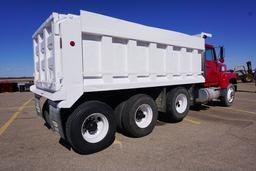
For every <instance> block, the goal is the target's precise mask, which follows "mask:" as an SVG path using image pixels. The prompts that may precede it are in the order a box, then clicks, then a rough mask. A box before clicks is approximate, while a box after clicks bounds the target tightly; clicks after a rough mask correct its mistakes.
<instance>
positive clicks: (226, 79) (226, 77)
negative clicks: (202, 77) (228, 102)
mask: <svg viewBox="0 0 256 171" xmlns="http://www.w3.org/2000/svg"><path fill="white" fill-rule="evenodd" d="M230 83H232V84H236V83H237V74H236V73H234V72H222V73H220V84H219V85H220V88H223V89H225V88H227V87H228V85H229V84H230Z"/></svg>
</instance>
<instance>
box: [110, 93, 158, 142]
mask: <svg viewBox="0 0 256 171" xmlns="http://www.w3.org/2000/svg"><path fill="white" fill-rule="evenodd" d="M115 118H116V122H117V129H118V130H119V131H120V132H122V133H124V134H126V135H128V136H130V137H136V138H138V137H143V136H146V135H148V134H150V133H151V132H152V131H153V129H154V127H155V125H156V122H157V118H158V110H157V106H156V104H155V101H154V100H153V99H152V98H151V97H150V96H148V95H145V94H137V95H134V96H132V97H131V98H129V99H128V100H127V101H125V102H122V103H121V104H120V105H118V106H117V108H116V110H115Z"/></svg>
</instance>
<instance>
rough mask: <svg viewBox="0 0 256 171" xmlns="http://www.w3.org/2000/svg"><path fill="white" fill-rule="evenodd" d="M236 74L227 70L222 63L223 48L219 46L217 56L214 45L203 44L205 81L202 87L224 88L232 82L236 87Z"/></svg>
mask: <svg viewBox="0 0 256 171" xmlns="http://www.w3.org/2000/svg"><path fill="white" fill-rule="evenodd" d="M236 80H237V74H236V73H234V72H229V71H227V66H226V65H225V64H224V48H223V47H220V56H219V57H217V54H216V50H215V47H214V46H213V45H210V44H206V45H205V83H204V87H220V88H221V89H226V88H227V87H228V86H229V84H232V85H233V86H234V87H235V89H236V84H237V81H236Z"/></svg>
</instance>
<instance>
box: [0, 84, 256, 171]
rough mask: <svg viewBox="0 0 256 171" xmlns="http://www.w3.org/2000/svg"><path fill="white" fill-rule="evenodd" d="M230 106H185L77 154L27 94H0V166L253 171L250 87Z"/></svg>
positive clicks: (255, 94) (254, 107) (254, 121)
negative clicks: (136, 134) (150, 126)
mask: <svg viewBox="0 0 256 171" xmlns="http://www.w3.org/2000/svg"><path fill="white" fill-rule="evenodd" d="M238 89H239V91H238V92H237V93H236V100H235V103H234V105H233V106H232V107H229V108H225V107H220V106H218V105H214V104H212V105H211V106H209V105H205V106H203V107H202V108H200V109H199V110H195V109H194V110H190V112H189V115H188V116H187V117H186V119H184V120H183V121H182V122H180V123H165V122H158V124H157V126H156V128H155V129H154V131H153V133H152V134H150V135H149V136H146V137H143V138H137V139H135V138H128V137H125V136H123V135H121V134H119V133H117V134H116V140H115V141H114V143H113V144H112V145H111V146H110V147H109V148H107V149H106V150H104V151H101V152H98V153H95V154H92V155H79V154H77V153H75V152H73V151H72V150H71V151H70V150H68V149H67V148H66V147H65V146H63V145H61V143H59V139H60V138H59V136H58V135H57V134H55V133H53V132H51V131H49V130H48V129H47V128H46V127H45V126H43V125H44V122H43V120H42V119H41V118H39V117H38V116H37V115H36V113H35V109H34V103H33V100H32V98H33V94H32V93H2V94H0V159H1V160H0V170H71V169H75V170H225V171H226V170H232V171H233V170H256V162H255V161H256V87H255V85H254V84H239V85H238Z"/></svg>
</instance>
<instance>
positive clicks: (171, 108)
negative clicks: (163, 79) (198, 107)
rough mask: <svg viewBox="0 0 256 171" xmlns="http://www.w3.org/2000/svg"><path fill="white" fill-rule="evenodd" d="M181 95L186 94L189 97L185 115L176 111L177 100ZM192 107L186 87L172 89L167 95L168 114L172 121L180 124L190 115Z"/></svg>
mask: <svg viewBox="0 0 256 171" xmlns="http://www.w3.org/2000/svg"><path fill="white" fill-rule="evenodd" d="M179 94H184V95H185V96H186V97H187V107H186V110H185V111H184V112H183V113H178V112H177V110H176V104H175V100H176V97H177V96H178V95H179ZM189 107H190V98H189V94H188V91H187V89H185V88H184V87H176V88H173V89H171V90H170V91H169V92H168V93H167V95H166V114H167V117H168V119H169V120H170V121H172V122H180V121H182V120H183V118H185V117H186V116H187V114H188V111H189Z"/></svg>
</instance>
